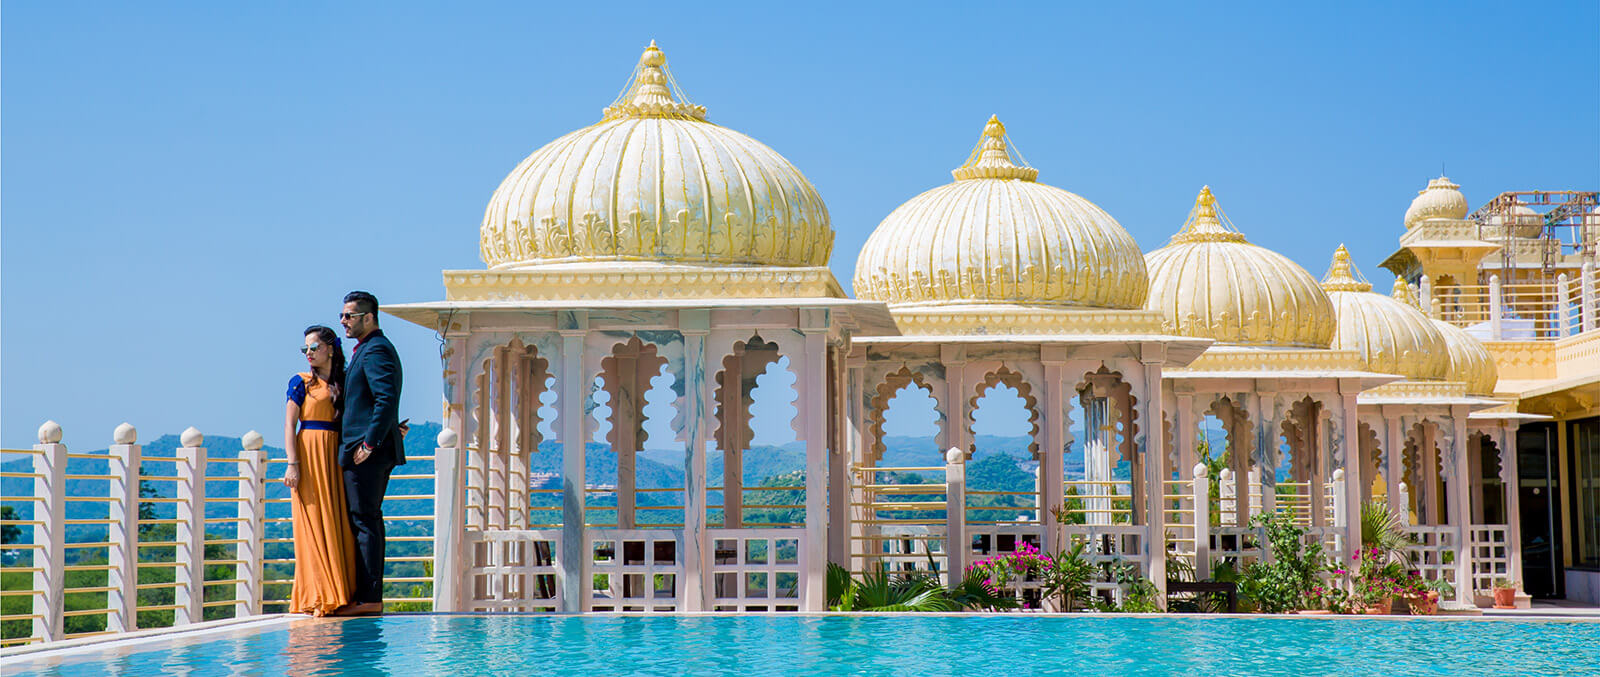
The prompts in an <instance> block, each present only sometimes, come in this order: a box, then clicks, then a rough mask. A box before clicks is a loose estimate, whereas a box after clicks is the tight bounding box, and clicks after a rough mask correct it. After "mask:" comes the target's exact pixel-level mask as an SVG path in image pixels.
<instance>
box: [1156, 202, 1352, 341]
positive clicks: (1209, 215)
mask: <svg viewBox="0 0 1600 677" xmlns="http://www.w3.org/2000/svg"><path fill="white" fill-rule="evenodd" d="M1230 225H1231V224H1228V223H1227V217H1226V216H1225V215H1223V214H1222V212H1221V210H1220V209H1219V208H1218V207H1217V204H1216V197H1215V196H1213V195H1212V194H1211V187H1210V186H1206V187H1204V188H1201V189H1200V195H1199V196H1197V197H1196V198H1195V204H1194V208H1193V209H1191V210H1190V211H1189V218H1188V220H1186V221H1185V222H1184V224H1183V228H1182V229H1180V230H1179V231H1178V233H1177V234H1176V235H1173V236H1172V242H1171V244H1168V245H1167V246H1165V247H1162V248H1160V249H1157V250H1155V251H1153V252H1150V253H1149V254H1146V255H1145V266H1146V267H1147V268H1148V269H1149V270H1150V298H1149V300H1147V301H1145V306H1144V307H1145V308H1146V309H1148V310H1155V311H1160V312H1161V315H1162V321H1163V323H1164V324H1165V325H1166V327H1167V330H1168V331H1173V332H1177V333H1178V334H1181V335H1184V336H1194V337H1197V338H1209V339H1216V340H1217V341H1218V342H1221V343H1224V344H1234V345H1269V346H1294V347H1303V348H1327V347H1328V344H1329V342H1330V341H1331V340H1332V339H1333V331H1334V324H1335V322H1334V313H1333V302H1332V301H1330V300H1329V299H1328V295H1327V294H1326V293H1324V292H1323V291H1322V287H1320V286H1318V285H1317V280H1316V278H1313V277H1311V274H1310V273H1308V272H1306V269H1304V268H1301V267H1300V265H1299V264H1297V263H1295V262H1294V261H1291V260H1289V258H1288V257H1286V256H1283V255H1282V254H1279V253H1277V252H1274V251H1272V250H1269V249H1265V248H1262V247H1258V246H1256V245H1253V244H1250V243H1249V242H1248V241H1246V240H1245V237H1244V235H1243V234H1242V233H1240V232H1238V231H1237V230H1234V229H1232V228H1231V227H1230Z"/></svg>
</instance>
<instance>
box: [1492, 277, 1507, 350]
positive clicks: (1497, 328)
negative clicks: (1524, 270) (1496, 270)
mask: <svg viewBox="0 0 1600 677" xmlns="http://www.w3.org/2000/svg"><path fill="white" fill-rule="evenodd" d="M1504 309H1505V301H1504V299H1503V298H1502V297H1501V293H1500V276H1499V275H1490V276H1489V338H1491V339H1493V340H1495V341H1499V340H1500V339H1501V338H1503V337H1504V336H1505V333H1504V332H1503V331H1502V329H1501V324H1500V317H1501V315H1502V314H1503V311H1504Z"/></svg>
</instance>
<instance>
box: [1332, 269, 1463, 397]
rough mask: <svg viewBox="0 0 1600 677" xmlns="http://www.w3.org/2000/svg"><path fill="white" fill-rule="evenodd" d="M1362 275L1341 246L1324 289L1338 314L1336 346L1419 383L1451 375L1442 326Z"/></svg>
mask: <svg viewBox="0 0 1600 677" xmlns="http://www.w3.org/2000/svg"><path fill="white" fill-rule="evenodd" d="M1360 275H1361V274H1360V272H1359V271H1357V270H1356V268H1355V266H1354V265H1353V264H1352V263H1351V262H1350V252H1349V251H1347V250H1345V248H1344V245H1339V248H1338V249H1337V250H1335V251H1334V253H1333V264H1332V265H1331V266H1329V268H1328V274H1327V275H1326V276H1325V277H1323V278H1322V289H1323V291H1326V292H1327V293H1328V298H1330V299H1332V300H1333V307H1334V311H1335V312H1336V313H1337V315H1338V331H1336V332H1335V333H1334V338H1333V345H1332V348H1333V349H1335V350H1354V351H1357V352H1359V353H1361V359H1363V360H1365V361H1366V364H1367V369H1369V370H1371V371H1375V372H1378V373H1382V374H1399V375H1401V376H1404V377H1406V378H1407V379H1410V380H1414V381H1441V380H1445V379H1446V378H1448V377H1449V373H1450V353H1449V350H1448V347H1447V346H1446V344H1445V340H1444V336H1443V335H1442V334H1440V333H1439V329H1438V328H1437V327H1435V326H1434V325H1433V322H1432V321H1431V320H1429V319H1428V318H1427V316H1425V315H1423V314H1422V313H1421V312H1420V311H1418V310H1417V309H1416V308H1414V307H1412V306H1411V305H1409V304H1406V303H1403V302H1401V301H1399V300H1396V299H1394V298H1390V297H1388V296H1384V295H1382V294H1375V293H1373V292H1372V284H1371V283H1369V282H1367V281H1365V280H1363V279H1361V278H1360Z"/></svg>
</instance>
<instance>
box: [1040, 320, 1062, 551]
mask: <svg viewBox="0 0 1600 677" xmlns="http://www.w3.org/2000/svg"><path fill="white" fill-rule="evenodd" d="M1060 352H1064V351H1060ZM1049 357H1051V358H1052V359H1050V360H1047V361H1045V362H1044V401H1043V402H1040V403H1039V406H1040V407H1041V408H1042V409H1044V416H1043V418H1044V421H1043V423H1044V447H1043V450H1042V451H1043V453H1042V454H1040V459H1039V481H1038V492H1039V493H1038V500H1039V503H1038V505H1039V513H1038V517H1039V529H1040V530H1041V531H1043V532H1044V543H1043V545H1044V551H1045V552H1047V553H1052V554H1053V553H1056V552H1060V551H1061V550H1062V549H1064V545H1063V544H1062V542H1061V540H1062V539H1061V536H1062V534H1063V533H1064V532H1063V531H1062V527H1061V525H1060V524H1057V523H1056V511H1057V510H1060V509H1061V508H1062V506H1063V505H1064V504H1065V496H1063V486H1062V482H1063V480H1064V479H1065V477H1064V472H1065V461H1064V458H1063V457H1064V456H1065V455H1066V446H1067V422H1066V420H1065V419H1066V416H1065V413H1064V412H1065V411H1066V405H1067V400H1066V384H1065V383H1063V380H1064V372H1065V371H1066V362H1065V358H1066V356H1065V355H1064V354H1061V355H1049ZM1056 358H1059V359H1056Z"/></svg>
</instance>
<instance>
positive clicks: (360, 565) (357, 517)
mask: <svg viewBox="0 0 1600 677" xmlns="http://www.w3.org/2000/svg"><path fill="white" fill-rule="evenodd" d="M393 471H394V464H393V463H385V462H383V461H379V460H377V459H367V462H366V463H362V464H359V465H353V466H348V467H346V468H345V469H344V496H345V500H346V501H348V502H349V506H350V530H351V531H352V532H353V533H354V534H355V537H356V581H355V584H356V587H355V590H353V591H352V594H351V596H352V597H353V599H352V600H351V601H352V602H354V603H356V604H364V603H369V602H382V601H383V549H384V533H383V494H384V492H386V491H388V490H389V473H391V472H393Z"/></svg>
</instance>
